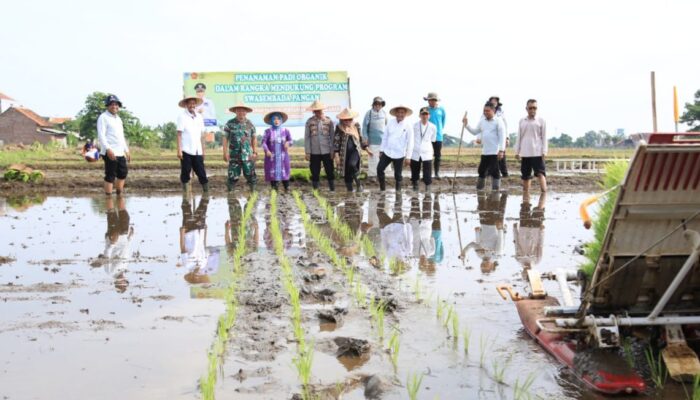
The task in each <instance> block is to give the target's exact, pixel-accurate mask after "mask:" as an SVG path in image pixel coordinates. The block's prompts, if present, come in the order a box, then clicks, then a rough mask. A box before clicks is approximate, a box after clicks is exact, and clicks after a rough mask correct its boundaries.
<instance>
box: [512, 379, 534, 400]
mask: <svg viewBox="0 0 700 400" xmlns="http://www.w3.org/2000/svg"><path fill="white" fill-rule="evenodd" d="M533 383H535V373H534V372H530V373H529V374H527V376H526V377H525V379H524V380H523V381H522V382H520V377H518V378H516V379H515V383H514V384H513V399H515V400H524V399H531V398H532V394H531V392H530V390H531V389H532V384H533Z"/></svg>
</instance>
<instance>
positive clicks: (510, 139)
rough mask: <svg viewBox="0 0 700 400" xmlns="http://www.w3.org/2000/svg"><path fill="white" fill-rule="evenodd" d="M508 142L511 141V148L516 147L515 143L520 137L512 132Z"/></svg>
mask: <svg viewBox="0 0 700 400" xmlns="http://www.w3.org/2000/svg"><path fill="white" fill-rule="evenodd" d="M508 140H509V141H510V147H515V141H516V140H518V135H517V134H516V133H515V132H511V134H510V135H508Z"/></svg>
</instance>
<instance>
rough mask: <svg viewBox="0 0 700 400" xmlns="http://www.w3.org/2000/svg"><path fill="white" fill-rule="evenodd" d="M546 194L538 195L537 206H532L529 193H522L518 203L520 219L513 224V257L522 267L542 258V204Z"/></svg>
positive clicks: (536, 262)
mask: <svg viewBox="0 0 700 400" xmlns="http://www.w3.org/2000/svg"><path fill="white" fill-rule="evenodd" d="M546 199H547V194H546V193H542V194H541V195H540V198H539V201H538V202H537V206H535V207H534V208H532V205H531V204H530V195H529V193H525V194H523V202H522V203H521V204H520V221H519V222H516V223H514V224H513V236H514V242H515V259H516V260H518V262H519V263H520V264H521V265H522V266H523V268H531V267H534V266H536V265H537V264H539V262H540V260H542V246H543V244H544V224H543V221H544V205H545V201H546Z"/></svg>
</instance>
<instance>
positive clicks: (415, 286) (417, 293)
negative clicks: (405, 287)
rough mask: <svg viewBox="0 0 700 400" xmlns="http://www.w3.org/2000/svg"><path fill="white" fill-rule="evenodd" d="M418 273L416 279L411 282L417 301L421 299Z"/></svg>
mask: <svg viewBox="0 0 700 400" xmlns="http://www.w3.org/2000/svg"><path fill="white" fill-rule="evenodd" d="M420 278H421V277H420V274H416V280H415V281H414V282H413V294H414V295H415V297H416V301H417V302H421V301H423V293H422V289H421V286H420V280H421V279H420Z"/></svg>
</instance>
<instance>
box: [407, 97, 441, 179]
mask: <svg viewBox="0 0 700 400" xmlns="http://www.w3.org/2000/svg"><path fill="white" fill-rule="evenodd" d="M419 115H420V121H418V122H416V123H415V125H413V152H412V153H411V184H412V185H413V190H418V179H419V178H420V170H421V168H422V169H423V183H425V190H426V191H429V190H430V184H431V183H433V175H432V173H431V164H432V160H433V142H435V140H436V137H437V128H436V127H435V125H434V124H433V123H432V122H430V121H429V119H430V111H429V110H428V107H423V108H421V109H420V112H419Z"/></svg>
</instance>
